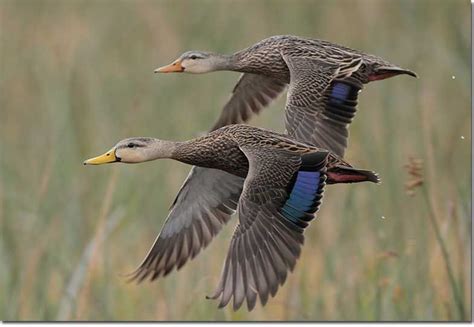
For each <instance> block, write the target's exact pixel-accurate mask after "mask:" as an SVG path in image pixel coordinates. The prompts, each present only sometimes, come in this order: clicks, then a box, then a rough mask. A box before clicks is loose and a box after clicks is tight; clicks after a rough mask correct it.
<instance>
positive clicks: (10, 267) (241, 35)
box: [0, 0, 471, 320]
mask: <svg viewBox="0 0 474 327" xmlns="http://www.w3.org/2000/svg"><path fill="white" fill-rule="evenodd" d="M276 34H295V35H300V36H308V37H315V38H322V39H327V40H330V41H333V42H336V43H340V44H343V45H346V46H349V47H353V48H356V49H360V50H363V51H365V52H368V53H373V54H376V55H379V56H381V57H383V58H385V59H387V60H389V61H391V62H392V63H395V64H398V65H400V66H401V67H406V68H409V69H412V70H414V71H416V72H417V73H418V74H419V76H420V78H419V79H412V78H409V77H405V76H404V77H396V78H392V79H389V80H385V81H382V82H376V83H371V84H370V85H367V86H366V87H365V89H364V90H363V92H362V93H361V96H360V102H359V110H360V111H359V113H358V116H357V117H356V119H355V121H354V123H353V124H352V126H351V138H350V147H349V150H348V152H347V157H346V158H347V160H349V161H350V162H352V163H353V164H354V165H356V166H358V167H361V168H362V167H363V168H370V169H373V170H376V171H377V172H379V173H380V176H381V177H382V179H383V183H382V184H381V185H380V186H376V185H372V184H360V185H337V186H332V187H328V188H327V191H326V193H325V195H326V196H325V199H324V205H323V206H322V210H321V211H320V213H319V219H317V220H316V221H314V222H313V223H312V225H311V227H310V228H308V229H307V231H306V243H305V246H304V249H303V253H302V256H301V258H300V260H299V262H298V264H297V266H296V269H295V271H294V273H292V274H291V275H290V277H289V278H288V280H287V282H286V283H285V285H284V287H282V288H281V289H280V290H279V292H278V294H277V296H276V297H275V298H273V299H271V300H270V301H269V303H268V304H267V306H265V307H264V308H262V307H261V306H260V305H257V308H256V309H255V310H254V311H253V312H251V313H248V312H246V311H245V310H240V311H238V312H232V311H231V310H230V309H224V310H217V309H216V303H215V302H212V301H208V300H205V298H204V296H205V295H206V294H209V293H210V292H211V291H212V290H213V289H214V287H215V286H216V284H217V282H218V278H219V275H220V270H221V265H222V264H223V261H224V257H225V254H226V252H227V246H228V243H229V238H230V236H231V233H232V230H233V225H234V224H235V223H236V221H237V219H234V220H233V221H232V222H231V223H230V224H229V226H227V227H226V228H225V229H224V230H223V232H222V233H221V234H220V235H219V237H217V238H216V239H215V240H214V241H213V242H212V243H211V245H210V246H209V247H208V248H207V249H206V250H205V251H204V252H202V253H201V254H200V255H199V256H198V257H197V258H196V259H195V260H193V261H192V262H190V263H188V264H187V265H185V267H184V268H183V269H182V270H181V271H179V272H178V273H173V274H171V275H170V276H169V277H167V278H166V279H160V280H159V281H158V282H154V283H143V284H140V285H136V284H128V283H126V282H125V279H124V277H122V276H121V274H124V273H128V272H130V271H132V270H133V269H134V268H135V267H136V266H137V265H138V264H139V263H140V261H141V260H142V258H143V257H144V255H145V254H146V252H147V251H148V249H149V247H150V246H151V244H152V242H153V240H154V238H155V236H156V234H157V233H158V232H159V230H160V228H161V226H162V224H163V222H164V219H165V217H166V216H167V212H168V207H169V205H170V203H171V201H172V200H173V198H174V196H175V194H176V192H177V191H178V189H179V187H180V185H181V183H182V181H183V180H184V178H185V177H186V175H187V172H188V167H187V166H185V165H183V164H180V163H176V162H170V161H159V162H150V163H145V164H141V165H106V166H100V167H84V166H82V161H83V160H84V159H86V158H88V157H91V156H94V155H97V154H100V153H102V152H104V151H105V150H107V149H109V148H110V147H111V146H112V145H113V144H115V142H116V141H118V140H120V139H122V138H125V137H129V136H155V137H160V138H169V139H177V140H184V139H188V138H191V137H194V136H196V135H197V134H198V132H201V131H204V130H206V129H207V128H209V127H210V126H211V124H212V123H213V122H214V119H216V118H217V116H218V114H219V111H220V109H221V107H222V105H223V103H224V102H225V101H226V99H227V98H228V95H229V92H230V91H231V89H232V87H233V85H234V83H235V82H236V80H237V78H238V75H237V74H236V73H230V72H219V73H214V74H208V75H199V76H190V75H179V74H175V75H173V74H169V75H159V76H157V75H154V74H153V69H154V68H156V67H157V66H161V65H163V64H167V63H169V62H171V60H173V59H175V58H176V57H177V56H178V55H179V54H180V53H182V52H183V51H185V50H190V49H200V50H212V51H216V52H217V51H218V52H223V53H231V52H233V51H236V50H239V49H241V48H244V47H246V46H249V45H251V44H253V43H255V42H257V41H259V40H261V39H263V38H265V37H267V36H270V35H276ZM0 37H1V42H0V69H1V70H0V90H1V91H0V115H1V116H0V117H1V119H0V231H1V239H0V259H1V265H0V289H1V290H2V292H1V293H2V296H1V297H0V318H2V319H6V320H56V319H62V320H64V319H72V320H379V319H380V320H468V319H470V317H471V312H470V310H471V309H470V308H471V302H470V299H471V293H470V290H471V280H470V276H471V271H470V267H471V252H470V249H471V238H470V236H471V235H470V231H471V163H470V161H471V157H470V153H471V119H470V117H471V116H470V85H471V84H470V83H471V80H470V74H471V67H470V4H469V2H468V1H455V0H451V1H444V0H443V1H441V0H440V1H436V0H432V1H422V0H419V1H409V0H406V1H389V0H383V1H370V0H357V1H355V0H338V1H329V0H325V1H305V0H300V1H289V0H288V1H283V0H274V1H263V0H260V1H250V0H248V1H247V0H245V1H244V0H239V1H209V0H204V1H171V0H169V1H164V0H163V1H151V0H146V1H145V0H136V1H130V0H129V1H110V0H102V1H99V0H94V1H79V0H71V1H57V0H56V1H49V0H47V1H43V0H42V1H32V0H30V1H27V0H17V1H11V0H1V1H0ZM284 102H285V97H284V96H283V97H281V98H280V99H279V100H278V101H277V102H275V103H274V104H273V105H272V106H271V108H270V109H268V110H266V111H265V112H264V113H263V114H262V115H261V116H259V117H258V118H257V119H254V120H253V121H252V124H256V125H259V126H265V127H268V128H273V129H276V130H283V119H282V117H283V114H282V113H283V107H284ZM410 157H414V158H419V159H421V160H422V166H423V184H422V185H421V186H420V187H418V188H416V189H415V190H414V192H415V194H414V195H412V196H410V195H408V194H407V191H406V189H405V183H406V182H407V180H409V179H410V178H411V177H410V176H409V174H408V173H407V171H406V169H405V167H404V165H405V164H406V163H407V162H408V160H409V158H410ZM436 232H438V233H436ZM443 249H444V250H445V252H443ZM443 254H444V255H443ZM447 267H449V272H450V273H451V275H449V274H448V270H447Z"/></svg>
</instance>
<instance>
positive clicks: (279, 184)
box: [85, 124, 379, 310]
mask: <svg viewBox="0 0 474 327" xmlns="http://www.w3.org/2000/svg"><path fill="white" fill-rule="evenodd" d="M164 158H169V159H174V160H178V161H181V162H184V163H188V164H191V165H194V166H197V167H199V168H206V169H208V170H209V169H212V171H213V172H214V174H213V175H214V176H215V175H216V172H222V173H225V174H227V176H233V177H234V178H236V179H237V180H236V181H237V182H236V184H237V185H239V187H240V188H239V189H238V190H237V199H235V198H234V196H233V194H231V196H230V197H229V200H228V201H224V202H221V203H219V202H218V201H217V202H216V201H215V199H212V198H211V200H210V201H211V203H215V207H211V208H206V212H207V214H206V215H205V216H201V215H199V213H198V212H196V211H199V209H198V206H199V204H196V203H195V205H196V207H193V210H192V212H191V215H190V214H189V213H188V214H178V215H176V216H172V217H173V218H172V219H167V221H166V222H165V225H164V226H163V228H162V230H161V232H160V234H159V236H158V237H157V239H156V240H155V243H154V244H153V246H152V248H151V249H150V251H149V253H148V254H147V256H146V258H145V260H144V261H143V262H142V263H141V264H140V266H139V267H138V268H137V270H136V271H135V272H134V273H133V274H132V278H133V279H136V280H138V281H141V280H144V279H147V278H148V279H151V280H153V279H155V278H158V277H160V276H164V275H167V274H168V273H169V272H171V271H172V270H173V269H174V268H175V267H176V268H178V269H179V268H180V267H181V266H182V265H184V263H186V261H187V260H188V259H190V258H193V257H194V256H195V255H196V254H197V253H198V252H199V251H200V250H201V248H202V247H205V246H206V245H207V244H208V243H209V242H210V240H211V239H212V237H213V236H215V235H216V234H217V233H218V232H219V230H220V229H221V228H222V226H223V225H224V224H225V223H226V222H227V220H228V218H229V217H230V215H231V214H232V213H233V212H234V211H233V210H234V209H233V208H234V206H237V201H238V206H237V209H238V212H239V224H238V225H237V227H236V229H235V231H234V235H233V237H232V240H231V242H230V246H229V251H228V254H227V257H226V260H225V263H224V267H223V271H222V275H221V279H220V282H219V284H218V286H217V288H216V290H215V292H214V294H213V295H211V296H210V297H209V298H212V299H219V300H220V303H219V306H220V307H223V306H226V305H227V304H228V303H229V302H230V301H231V300H232V299H233V308H234V310H237V309H238V308H240V307H241V306H242V304H243V303H244V302H247V307H248V309H249V310H252V309H253V308H254V306H255V304H256V301H257V298H260V301H261V303H262V304H263V305H264V304H265V303H266V302H267V300H268V298H269V296H274V295H275V294H276V293H277V290H278V288H279V286H281V285H283V283H284V282H285V280H286V278H287V276H288V273H289V272H290V271H292V270H293V269H294V266H295V264H296V261H297V259H298V257H299V256H300V253H301V247H302V246H303V242H304V235H303V233H304V230H305V228H307V227H308V226H309V224H310V222H311V221H312V220H313V219H314V218H315V214H316V212H317V211H318V209H319V207H320V205H321V203H322V197H323V192H324V187H325V185H326V184H327V183H333V184H335V183H357V182H364V181H370V182H375V183H377V182H378V181H379V180H378V177H377V175H376V174H375V173H374V172H371V171H366V170H360V169H356V168H353V167H352V166H351V165H350V164H348V163H347V162H344V161H343V160H342V159H340V158H338V157H337V156H336V155H334V154H331V153H330V152H329V151H327V150H322V149H320V148H317V147H315V146H311V145H307V144H304V143H300V142H298V141H294V140H292V139H291V138H288V136H286V135H283V134H279V133H275V132H272V131H269V130H266V129H262V128H257V127H253V126H249V125H242V124H236V125H229V126H225V127H222V128H220V129H218V130H216V131H213V132H211V133H209V134H208V135H205V136H202V137H199V138H196V139H193V140H190V141H185V142H173V141H165V140H159V139H154V138H144V137H140V138H130V139H125V140H123V141H120V142H119V143H118V144H117V145H116V146H115V147H113V148H112V149H111V150H110V151H108V152H107V153H105V154H104V155H102V156H99V157H96V158H93V159H89V160H87V161H86V162H85V164H102V163H111V162H122V163H137V162H143V161H149V160H156V159H164ZM193 171H194V172H195V173H196V170H193ZM198 173H199V170H198ZM219 176H222V175H219ZM202 182H203V183H205V182H206V180H205V179H204V180H203V181H202ZM213 182H214V181H213ZM231 182H232V183H233V182H234V180H231ZM217 183H218V184H217V186H221V187H224V192H225V190H227V191H229V189H231V188H230V187H229V180H228V179H225V178H222V180H218V181H217ZM219 184H220V185H219ZM182 192H184V193H183V194H181V196H183V197H187V196H189V194H188V193H187V191H186V190H184V191H182ZM219 193H221V192H219ZM204 196H210V195H209V194H204ZM197 201H198V202H199V199H198V200H197ZM172 210H173V211H178V212H179V211H180V210H187V208H186V206H183V207H182V203H181V202H175V203H174V204H173V209H172ZM196 214H197V216H195V215H196Z"/></svg>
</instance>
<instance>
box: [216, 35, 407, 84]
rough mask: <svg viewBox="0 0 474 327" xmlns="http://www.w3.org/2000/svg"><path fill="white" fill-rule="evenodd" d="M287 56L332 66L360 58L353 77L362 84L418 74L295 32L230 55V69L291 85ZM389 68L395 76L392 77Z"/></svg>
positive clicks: (271, 38)
mask: <svg viewBox="0 0 474 327" xmlns="http://www.w3.org/2000/svg"><path fill="white" fill-rule="evenodd" d="M284 57H300V58H306V59H312V60H318V61H320V62H324V63H327V64H330V65H343V64H344V63H347V62H351V61H352V60H354V59H356V58H361V60H362V63H361V65H360V68H359V69H358V70H357V71H356V72H355V73H354V76H355V77H356V79H357V80H359V81H360V82H361V83H363V84H366V83H368V82H370V81H375V80H380V79H384V78H388V77H391V76H394V75H398V74H408V75H411V76H416V74H415V73H413V72H411V71H409V70H405V69H401V68H399V67H398V66H395V65H393V64H391V63H389V62H388V61H386V60H384V59H382V58H380V57H377V56H374V55H371V54H366V53H364V52H362V51H359V50H354V49H351V48H348V47H345V46H342V45H338V44H335V43H331V42H328V41H325V40H319V39H311V38H303V37H299V36H293V35H277V36H272V37H269V38H266V39H264V40H262V41H260V42H258V43H256V44H254V45H252V46H250V47H248V48H246V49H244V50H241V51H238V52H236V53H234V54H233V55H231V56H230V57H229V58H230V59H229V64H228V65H227V68H228V69H229V70H233V71H238V72H242V73H251V74H261V75H265V76H267V77H272V78H276V79H279V80H280V81H282V82H284V83H286V84H289V83H290V70H289V68H288V65H287V62H286V61H285V59H284ZM223 67H224V68H225V66H223ZM388 71H391V72H392V75H390V76H389V74H388Z"/></svg>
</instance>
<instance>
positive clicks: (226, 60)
mask: <svg viewBox="0 0 474 327" xmlns="http://www.w3.org/2000/svg"><path fill="white" fill-rule="evenodd" d="M212 65H213V67H214V69H213V70H215V71H217V70H231V71H236V70H237V68H238V61H237V58H236V56H235V55H223V54H215V55H214V58H213V63H212Z"/></svg>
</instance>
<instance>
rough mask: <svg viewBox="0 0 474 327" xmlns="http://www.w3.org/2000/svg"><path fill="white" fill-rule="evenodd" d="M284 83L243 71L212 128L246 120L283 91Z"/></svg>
mask: <svg viewBox="0 0 474 327" xmlns="http://www.w3.org/2000/svg"><path fill="white" fill-rule="evenodd" d="M285 87H286V83H284V82H282V81H280V80H278V79H274V78H270V77H266V76H263V75H257V74H250V73H245V74H242V75H241V76H240V79H239V81H238V82H237V84H236V85H235V87H234V90H233V91H232V95H231V97H230V99H229V101H228V102H227V103H226V104H225V106H224V108H223V109H222V112H221V115H220V116H219V118H218V119H217V121H216V123H215V124H214V126H213V127H212V129H211V131H212V130H215V129H218V128H220V127H223V126H226V125H230V124H240V123H245V122H247V121H248V120H249V119H250V118H251V117H252V115H254V114H258V113H259V112H260V111H261V110H262V109H263V108H264V107H266V106H268V105H269V104H270V102H272V101H273V100H274V99H275V98H277V97H278V95H279V94H280V93H281V92H283V90H284V89H285Z"/></svg>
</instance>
